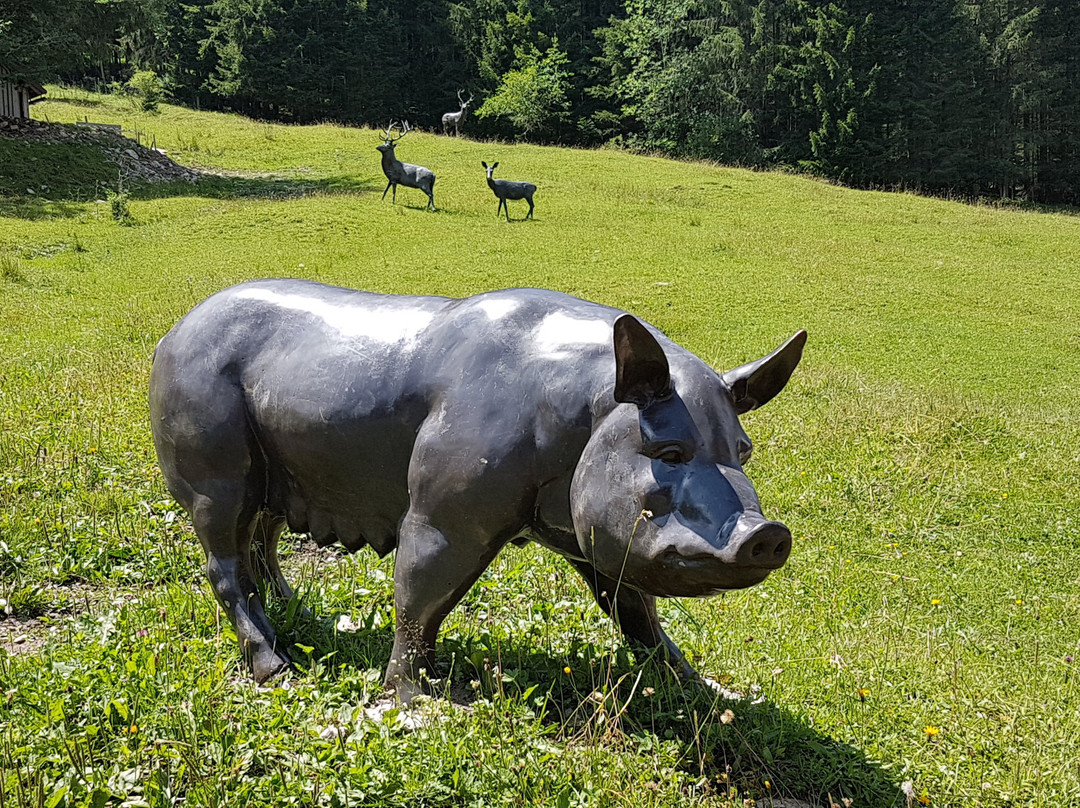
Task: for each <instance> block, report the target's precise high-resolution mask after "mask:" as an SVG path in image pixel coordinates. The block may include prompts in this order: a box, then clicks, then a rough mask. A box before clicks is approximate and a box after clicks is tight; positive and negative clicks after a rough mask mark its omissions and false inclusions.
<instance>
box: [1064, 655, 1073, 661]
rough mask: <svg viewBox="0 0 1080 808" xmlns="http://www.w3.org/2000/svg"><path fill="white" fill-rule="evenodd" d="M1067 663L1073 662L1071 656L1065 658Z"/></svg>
mask: <svg viewBox="0 0 1080 808" xmlns="http://www.w3.org/2000/svg"><path fill="white" fill-rule="evenodd" d="M1065 661H1066V662H1072V661H1073V658H1072V657H1071V656H1067V657H1065Z"/></svg>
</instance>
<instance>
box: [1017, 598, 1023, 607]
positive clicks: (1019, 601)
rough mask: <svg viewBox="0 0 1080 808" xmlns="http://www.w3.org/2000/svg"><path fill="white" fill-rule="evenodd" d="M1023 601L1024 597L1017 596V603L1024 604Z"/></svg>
mask: <svg viewBox="0 0 1080 808" xmlns="http://www.w3.org/2000/svg"><path fill="white" fill-rule="evenodd" d="M1023 602H1024V599H1023V598H1017V599H1016V605H1017V606H1020V605H1022V604H1023Z"/></svg>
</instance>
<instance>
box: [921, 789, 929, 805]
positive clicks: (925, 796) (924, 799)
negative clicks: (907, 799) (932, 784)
mask: <svg viewBox="0 0 1080 808" xmlns="http://www.w3.org/2000/svg"><path fill="white" fill-rule="evenodd" d="M929 804H930V795H929V794H927V793H926V792H925V791H924V792H923V793H922V796H921V797H919V805H929Z"/></svg>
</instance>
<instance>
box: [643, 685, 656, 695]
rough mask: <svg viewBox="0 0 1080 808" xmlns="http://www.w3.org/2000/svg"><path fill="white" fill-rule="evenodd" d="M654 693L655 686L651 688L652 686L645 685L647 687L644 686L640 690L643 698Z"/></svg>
mask: <svg viewBox="0 0 1080 808" xmlns="http://www.w3.org/2000/svg"><path fill="white" fill-rule="evenodd" d="M655 693H656V688H653V687H647V688H645V689H644V690H642V691H641V695H643V696H644V697H645V698H649V696H652V695H654V694H655Z"/></svg>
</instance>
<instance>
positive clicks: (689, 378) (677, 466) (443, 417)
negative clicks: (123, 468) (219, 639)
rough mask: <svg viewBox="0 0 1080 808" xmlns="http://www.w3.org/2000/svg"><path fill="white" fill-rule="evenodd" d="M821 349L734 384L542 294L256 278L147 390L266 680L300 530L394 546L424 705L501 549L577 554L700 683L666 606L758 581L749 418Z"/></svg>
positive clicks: (770, 361)
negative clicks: (456, 618)
mask: <svg viewBox="0 0 1080 808" xmlns="http://www.w3.org/2000/svg"><path fill="white" fill-rule="evenodd" d="M805 341H806V333H805V332H802V331H800V332H799V333H797V334H796V335H795V336H793V337H792V338H791V339H790V340H788V341H787V342H786V343H785V344H784V345H783V346H781V347H780V348H779V349H777V350H776V351H775V352H774V353H772V354H770V355H769V356H766V357H765V358H763V359H760V360H758V361H756V362H752V363H750V364H746V365H743V366H741V367H738V368H736V369H735V370H731V371H728V372H727V373H723V374H718V373H716V372H715V371H713V369H712V368H710V367H709V366H708V365H706V364H705V363H704V362H702V361H701V360H700V359H698V358H697V357H696V356H694V355H693V354H691V353H690V352H689V351H687V350H685V349H684V348H681V347H679V346H678V345H676V344H674V343H673V342H671V341H670V340H668V339H667V338H666V337H664V336H663V335H662V334H660V333H659V332H658V331H657V330H656V329H654V328H653V327H652V326H649V325H646V324H644V323H643V322H641V321H640V320H638V319H636V318H635V317H633V316H631V315H629V314H626V313H625V312H622V311H619V310H617V309H613V308H608V307H607V306H601V305H598V304H595V303H589V302H586V301H584V300H580V299H578V298H574V297H570V296H569V295H565V294H560V293H558V292H552V291H546V290H540V289H509V290H505V291H498V292H489V293H486V294H480V295H476V296H475V297H470V298H465V299H460V300H455V299H448V298H443V297H407V296H394V295H381V294H371V293H366V292H359V291H353V290H349V289H342V288H337V287H331V286H324V285H321V284H318V283H313V282H308V281H301V280H262V281H254V282H250V283H243V284H240V285H239V286H234V287H232V288H229V289H226V290H224V291H222V292H219V293H218V294H215V295H214V296H212V297H210V298H209V299H207V300H206V301H204V302H203V303H201V304H199V305H198V306H197V307H196V308H195V309H194V310H192V311H191V312H190V313H189V314H187V315H186V316H185V317H184V318H183V319H182V320H181V321H180V322H179V323H178V324H177V325H176V326H175V327H174V328H173V329H172V330H171V331H170V332H169V333H168V334H166V335H165V337H164V338H163V339H162V340H161V342H160V343H159V344H158V347H157V350H156V352H155V356H154V364H153V370H152V372H151V377H150V414H151V418H152V428H153V435H154V444H155V446H156V448H157V453H158V458H159V461H160V463H161V468H162V471H163V472H164V475H165V480H166V481H167V483H168V486H169V490H170V491H171V492H172V494H173V496H174V497H176V499H177V501H178V502H179V503H180V504H181V505H182V506H183V507H184V508H185V509H186V510H187V512H188V513H189V514H190V516H191V519H192V521H193V523H194V527H195V532H196V533H197V534H198V536H199V539H200V541H201V542H202V546H203V549H204V550H205V552H206V559H207V564H206V572H207V576H208V577H209V579H210V583H211V586H212V587H213V591H214V594H215V596H216V597H217V599H218V602H219V603H220V604H221V607H222V608H223V609H224V610H225V612H226V614H227V615H228V617H229V620H230V621H231V622H232V625H233V626H234V628H235V630H236V635H237V637H238V638H239V640H240V644H241V646H242V650H243V654H244V658H245V660H246V661H247V663H248V664H249V665H250V667H251V669H252V672H253V673H254V676H255V678H256V680H257V681H259V682H263V681H266V680H267V679H269V678H271V677H272V676H274V675H275V674H277V673H279V672H282V671H284V670H286V669H287V668H288V667H289V664H290V662H289V658H288V656H287V654H286V652H285V649H284V648H282V647H281V646H280V645H279V644H278V641H277V639H276V636H275V633H274V628H273V627H272V626H271V624H270V622H269V621H268V620H267V617H266V614H265V612H264V608H263V602H262V599H261V597H260V594H259V584H260V582H262V581H265V583H266V584H267V585H268V587H269V590H270V591H271V592H274V593H275V594H276V595H278V596H282V597H286V598H287V597H289V596H290V595H291V590H290V588H289V585H288V583H287V582H286V581H285V579H284V577H283V576H282V573H281V569H280V566H279V565H278V559H277V553H276V546H277V541H278V537H279V535H280V533H281V531H282V530H283V529H284V527H285V526H286V525H288V526H289V528H290V529H291V530H293V531H297V532H300V533H310V534H311V536H312V537H313V538H314V539H315V541H316V542H318V543H319V544H320V545H326V544H329V543H331V542H334V541H338V542H340V543H341V544H342V545H344V546H345V547H346V548H347V549H348V550H352V551H355V550H358V549H359V548H361V547H363V546H365V545H367V546H370V547H371V548H373V549H374V550H375V551H376V552H377V553H379V554H380V555H385V554H387V553H389V552H390V551H391V550H394V549H396V550H397V558H396V561H395V566H394V604H395V607H396V613H397V625H396V628H395V633H394V647H393V652H392V654H391V658H390V662H389V665H388V667H387V671H386V685H387V687H388V688H390V689H392V690H395V691H396V693H397V696H398V698H399V699H400V700H402V701H403V702H408V701H409V700H411V699H412V698H413V697H414V696H415V695H416V694H418V693H420V692H423V678H424V674H423V672H424V671H427V672H433V671H434V660H433V651H434V647H435V640H436V635H437V633H438V630H439V626H440V624H441V623H442V621H443V619H444V618H445V617H446V615H447V614H448V613H449V612H450V610H451V609H452V608H453V607H454V605H455V604H456V603H457V602H458V601H459V600H460V599H461V598H462V597H463V596H464V595H465V593H466V592H467V591H468V589H469V587H471V586H472V584H473V583H474V582H475V581H476V579H477V578H478V577H479V576H480V574H481V573H482V572H483V571H484V569H485V568H486V567H487V566H488V565H489V564H490V563H491V561H492V559H494V558H495V556H496V555H497V554H498V552H499V550H500V549H502V547H503V546H504V545H506V544H507V543H508V542H517V543H522V542H524V541H528V540H533V541H537V542H539V543H540V544H542V545H544V546H546V547H548V548H550V549H551V550H554V551H555V552H556V553H558V554H560V555H561V556H563V557H564V558H565V559H566V560H567V561H568V562H569V563H570V565H571V566H572V567H574V569H576V570H577V571H578V572H579V573H580V574H581V576H582V577H583V578H584V579H585V582H586V583H587V584H588V586H589V587H590V588H591V589H592V592H593V595H594V596H595V597H596V599H597V601H598V602H599V604H600V606H601V607H602V608H603V609H604V610H605V611H606V612H607V613H608V614H609V615H611V616H612V617H613V618H614V619H615V620H617V621H618V624H619V626H620V628H621V630H622V632H623V634H624V635H625V636H626V637H627V638H628V639H629V640H631V641H632V642H633V643H634V644H635V645H637V646H638V647H642V646H643V647H644V648H645V649H658V650H659V651H660V652H661V653H662V654H663V655H664V657H665V658H666V660H667V661H668V662H669V663H670V664H671V665H672V666H673V667H674V669H675V670H676V671H677V672H678V673H679V674H680V675H681V676H684V677H687V678H693V677H694V676H695V674H694V671H693V669H692V668H691V667H690V666H689V664H688V663H687V662H686V660H685V659H684V658H683V655H682V654H681V653H680V651H679V649H678V648H677V647H676V646H675V644H674V643H673V642H672V641H671V639H669V638H668V636H667V635H666V634H665V633H664V631H663V629H662V628H661V626H660V623H659V621H658V619H657V613H656V602H655V598H656V597H657V596H679V597H688V596H689V597H697V596H704V595H711V594H714V593H717V592H723V591H725V590H729V589H739V588H742V587H747V586H752V585H754V584H757V583H760V582H761V581H763V580H764V579H765V577H766V576H767V575H768V574H769V573H770V572H771V571H772V570H774V569H777V568H778V567H780V566H782V565H783V564H784V562H785V561H787V558H788V554H789V552H790V550H791V533H790V532H789V531H788V529H787V528H786V527H785V526H784V525H783V524H781V523H780V522H774V521H770V520H767V519H766V518H765V517H764V516H763V515H762V513H761V506H760V504H759V502H758V498H757V495H756V494H755V492H754V489H753V486H752V485H751V484H750V481H749V480H748V479H747V477H746V476H745V475H744V474H743V470H742V464H743V463H745V462H746V461H747V459H748V458H749V456H750V440H749V438H748V437H747V436H746V433H745V432H744V431H743V429H742V427H741V426H740V424H739V418H738V416H739V415H740V414H742V413H745V412H747V411H748V410H752V409H754V408H755V407H758V406H760V405H762V404H764V403H766V402H767V401H769V399H771V398H772V397H773V396H775V395H776V394H777V393H778V392H780V390H781V389H782V388H783V387H784V385H785V384H786V383H787V381H788V378H789V377H790V375H791V373H792V371H793V370H794V369H795V366H796V365H797V364H798V362H799V360H800V358H801V356H802V349H803V345H804V343H805Z"/></svg>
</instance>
